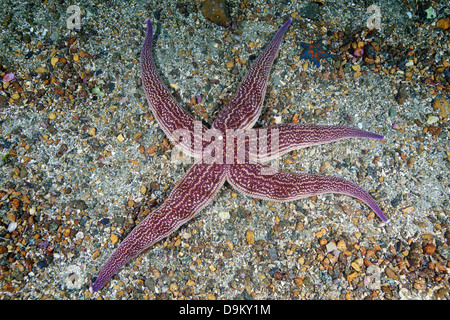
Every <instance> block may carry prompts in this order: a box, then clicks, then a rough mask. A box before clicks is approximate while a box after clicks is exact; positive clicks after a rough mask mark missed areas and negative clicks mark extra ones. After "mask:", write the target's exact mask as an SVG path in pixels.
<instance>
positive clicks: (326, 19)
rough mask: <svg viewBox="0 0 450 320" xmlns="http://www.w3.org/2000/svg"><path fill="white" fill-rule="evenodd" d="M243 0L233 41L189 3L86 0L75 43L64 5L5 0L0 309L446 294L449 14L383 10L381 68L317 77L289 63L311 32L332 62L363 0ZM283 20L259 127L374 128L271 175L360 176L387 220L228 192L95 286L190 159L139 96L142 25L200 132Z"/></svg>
mask: <svg viewBox="0 0 450 320" xmlns="http://www.w3.org/2000/svg"><path fill="white" fill-rule="evenodd" d="M249 3H250V1H238V0H234V1H228V8H229V10H230V14H231V17H232V19H233V21H234V23H233V29H226V28H223V27H220V26H218V25H216V24H214V23H212V22H211V21H209V20H207V19H205V17H204V16H203V15H202V13H201V11H200V9H199V8H200V1H192V2H190V1H178V2H176V3H175V2H170V1H127V2H126V3H125V2H119V1H106V2H102V1H98V2H97V1H92V0H87V1H80V2H78V3H77V5H78V6H79V7H80V9H81V13H82V15H81V18H82V19H81V25H82V29H81V31H79V32H76V31H73V30H69V29H67V24H66V20H67V18H68V16H69V15H70V14H68V13H66V9H67V7H68V6H69V4H66V3H65V2H63V3H62V4H61V3H60V2H56V1H44V2H41V1H39V2H37V1H36V2H32V1H29V2H27V1H21V2H19V3H16V2H14V1H8V0H7V1H3V2H2V4H0V13H1V14H0V23H1V25H2V32H1V33H0V52H1V54H0V65H1V68H2V69H1V70H0V71H1V74H2V76H4V75H5V74H7V73H10V72H12V73H14V75H15V80H13V81H11V83H10V84H9V86H7V85H5V83H4V82H2V85H3V87H2V90H1V91H0V95H1V96H3V97H5V98H3V100H0V152H1V156H2V157H3V158H2V160H1V163H0V192H1V193H0V299H71V300H74V299H100V298H101V299H139V300H140V299H388V300H390V299H447V300H448V299H449V290H450V288H449V284H448V282H449V268H450V264H449V260H450V249H449V244H450V240H449V239H450V235H449V234H450V231H449V212H450V211H449V209H448V208H449V169H450V161H449V160H450V153H449V152H450V151H449V149H448V147H449V130H448V122H447V120H448V116H447V113H448V112H450V109H449V106H448V104H446V103H447V101H450V98H449V94H448V91H449V90H448V89H449V82H446V81H445V79H447V81H448V79H449V77H447V78H445V77H444V76H443V74H444V75H445V74H446V73H447V74H448V73H449V72H450V71H449V68H450V67H449V65H450V63H449V40H448V39H449V38H448V32H449V29H446V30H444V29H442V28H438V27H437V26H436V24H437V22H438V21H439V20H440V19H445V18H448V17H449V16H450V12H449V8H448V4H446V2H445V1H436V2H433V6H434V9H435V13H436V16H435V17H433V16H431V17H430V18H429V19H426V18H424V17H423V11H424V9H427V8H428V7H427V8H418V9H417V8H416V7H415V6H416V4H415V2H414V1H403V2H402V1H379V2H377V3H376V4H377V5H378V6H379V7H380V9H381V22H382V25H381V26H382V28H381V30H379V31H378V33H377V34H376V35H375V36H374V37H372V38H375V39H378V40H372V41H378V43H381V45H380V47H381V48H380V50H379V51H377V55H378V56H379V57H381V61H380V62H379V63H378V65H380V67H379V68H378V70H377V71H374V69H376V67H375V65H377V63H373V64H369V63H368V62H367V61H363V60H362V59H359V60H358V59H356V58H355V59H354V60H351V59H350V60H348V61H347V63H346V65H343V66H342V67H341V68H339V65H336V63H339V59H333V60H331V59H328V60H322V61H321V66H320V68H316V67H315V66H314V65H313V64H312V63H311V62H309V63H308V65H306V64H305V63H307V62H308V61H305V60H303V59H300V58H299V54H300V53H301V52H302V48H301V46H300V44H299V43H300V41H303V42H314V41H316V40H318V39H319V38H322V39H324V40H325V41H324V46H325V47H327V48H328V50H329V51H330V52H332V53H334V54H337V53H338V52H340V51H339V49H340V47H341V46H342V45H344V44H345V43H343V40H342V39H341V40H340V39H338V38H336V37H334V36H333V35H334V34H335V33H336V32H338V31H340V30H342V31H343V32H344V33H345V34H346V35H347V34H348V35H350V34H352V33H354V34H361V32H359V33H357V32H356V31H357V30H364V28H365V24H366V20H367V18H368V17H369V15H368V14H367V13H366V10H367V7H366V6H364V5H362V4H361V3H359V2H353V1H339V2H338V1H336V2H334V1H323V2H322V3H323V5H318V4H314V3H313V4H311V3H309V2H299V1H298V2H297V1H252V2H251V4H249ZM374 4H375V3H374ZM311 6H312V8H311ZM311 12H312V13H311ZM316 12H317V13H318V16H317V17H315V16H314V13H316ZM408 12H409V14H408ZM410 16H411V17H410ZM425 16H426V15H425ZM289 17H293V18H294V20H293V22H292V24H291V26H290V27H289V29H288V31H287V34H286V36H285V38H284V40H283V43H282V45H281V48H280V52H279V55H278V58H277V60H276V61H275V64H274V66H273V68H272V72H271V78H270V80H269V85H268V89H267V95H266V99H265V104H264V108H263V110H262V114H261V117H260V120H259V121H258V122H257V126H265V125H268V124H270V123H276V122H285V123H287V122H293V121H296V120H295V119H299V122H308V123H314V124H335V125H352V126H358V127H360V128H362V129H365V130H370V131H373V132H377V133H380V134H383V135H385V140H382V141H378V140H377V141H375V140H373V141H369V140H344V141H340V142H335V143H332V144H328V145H322V146H315V147H311V148H307V149H302V150H299V151H295V152H291V153H289V154H287V155H285V156H283V157H282V158H280V159H279V160H278V161H277V164H278V166H279V167H280V168H281V169H282V170H288V171H292V172H315V173H323V174H328V175H336V176H340V177H343V178H346V179H348V180H351V181H353V182H355V183H357V184H359V185H360V186H362V187H363V188H365V189H366V190H368V191H369V192H370V193H371V194H372V195H373V197H374V198H375V199H376V200H377V202H378V203H379V204H380V207H381V208H382V210H383V211H384V213H385V214H386V215H387V216H388V217H389V218H390V221H389V223H388V224H382V223H381V221H380V220H379V219H378V218H377V217H375V216H374V214H373V213H371V212H370V210H369V209H368V207H367V206H365V205H364V204H363V203H362V202H359V201H356V200H355V199H353V198H350V197H347V196H338V195H322V196H318V197H312V198H305V199H302V200H298V201H294V202H291V203H275V202H268V201H261V200H255V199H251V198H249V197H246V196H244V195H241V194H239V193H237V192H236V191H235V190H233V189H232V188H231V186H229V185H228V184H225V186H224V187H223V188H222V189H221V191H220V192H219V193H218V195H217V196H216V198H215V200H214V201H213V202H212V203H211V204H210V205H209V206H207V207H206V208H205V209H203V210H202V211H201V213H200V214H198V215H197V216H196V218H195V219H193V220H192V221H190V222H188V223H186V224H185V225H184V226H182V227H181V228H180V229H179V230H178V231H177V232H175V233H174V234H172V235H171V236H169V237H168V238H167V239H165V240H163V241H161V242H159V243H158V244H156V245H155V246H153V247H152V248H150V249H149V250H147V251H146V252H144V253H142V254H140V255H139V256H138V257H137V258H135V259H134V260H132V261H131V262H129V263H128V264H127V265H126V266H125V267H124V268H122V269H121V270H120V271H119V272H118V273H117V274H116V275H115V276H114V277H113V278H112V279H111V280H110V283H109V285H107V286H105V287H104V288H103V289H102V290H101V291H99V292H96V293H91V292H90V291H89V287H90V286H91V285H92V282H93V279H94V277H96V275H97V273H98V272H99V270H100V268H101V267H102V265H103V263H104V262H105V261H106V259H107V258H108V256H109V255H110V254H111V253H112V251H113V250H114V248H116V247H117V246H118V244H119V243H120V241H121V240H122V239H123V238H124V237H125V236H126V235H127V234H128V233H129V232H130V231H131V230H132V228H133V227H134V225H135V223H136V221H139V220H141V219H142V214H140V213H139V212H141V213H142V211H144V208H150V209H153V208H155V207H157V206H159V205H160V204H161V203H163V201H164V199H165V198H166V197H167V196H168V194H169V193H170V190H171V189H172V188H173V186H174V185H175V184H176V183H177V181H178V180H179V179H180V178H181V177H182V176H183V174H184V173H185V172H186V170H187V168H188V167H189V164H178V165H177V164H175V163H174V162H173V161H172V160H171V159H172V157H171V152H172V148H173V145H172V144H171V143H170V142H169V141H168V140H167V138H166V136H165V135H164V133H163V132H162V130H161V129H160V128H159V126H158V124H157V123H156V121H155V120H154V118H153V116H152V114H151V111H150V110H149V108H148V107H147V102H146V100H145V96H144V93H143V90H142V86H141V84H140V66H139V54H140V50H141V45H142V42H143V39H144V36H145V19H146V18H149V19H150V20H151V21H152V23H153V24H154V30H155V31H156V36H155V38H156V39H155V42H154V58H155V61H156V65H157V68H158V70H159V72H160V74H161V76H162V78H163V80H164V81H165V82H166V84H167V85H168V86H169V88H170V90H171V91H172V92H173V94H174V96H175V97H176V99H178V100H179V101H180V103H182V105H183V106H185V107H186V108H187V109H188V110H189V111H190V112H192V114H194V115H195V117H196V118H197V119H198V120H202V121H203V122H204V123H206V124H211V123H212V122H213V120H214V118H215V116H216V114H217V112H218V111H219V110H220V108H221V107H222V106H223V105H224V104H225V103H226V101H228V100H229V99H230V98H231V97H232V94H233V92H234V91H235V90H236V88H237V86H238V85H239V83H240V81H241V80H242V78H243V77H244V75H245V71H246V70H247V68H248V65H249V63H251V60H252V59H254V57H256V56H257V55H258V54H259V53H260V52H261V49H262V48H263V47H264V46H265V45H266V44H267V43H269V41H270V39H271V37H272V35H273V34H274V32H275V31H276V30H278V28H279V27H280V26H281V25H282V24H283V23H284V22H285V21H286V20H287V19H288V18H289ZM308 17H310V18H308ZM2 20H3V21H2ZM73 37H76V40H74V41H73V43H72V44H70V45H69V42H70V41H71V39H73ZM368 38H369V37H368ZM327 41H328V43H327ZM355 41H356V40H355ZM252 42H253V43H252ZM409 51H411V52H413V53H412V54H411V55H408V54H407V53H408V52H409ZM30 52H32V53H30ZM338 55H339V54H338ZM340 55H341V56H342V52H340ZM55 57H56V58H58V59H57V60H55V59H53V60H52V58H55ZM61 58H64V59H65V60H64V59H61ZM414 58H417V60H416V61H414ZM405 60H406V65H407V66H406V67H405ZM410 60H412V61H413V63H414V64H413V65H412V66H411V65H409V64H408V63H407V61H410ZM230 61H233V63H230ZM419 63H420V64H419ZM356 65H358V67H355V66H356ZM445 69H447V70H445ZM409 73H412V76H411V77H409V76H408V74H409ZM430 79H431V80H430ZM442 79H443V80H442ZM5 86H6V88H5ZM399 91H401V92H400V94H399ZM17 94H18V96H17ZM198 96H200V98H199V97H198ZM400 100H401V101H400ZM436 100H438V101H439V102H440V104H441V105H442V106H443V109H444V110H446V112H447V113H444V112H441V109H439V108H434V107H433V106H435V105H436V102H435V101H436ZM8 155H9V156H8ZM143 204H145V206H147V207H145V206H144V207H143V208H141V207H140V205H143ZM374 273H379V277H378V278H376V277H374V276H373V274H374ZM374 279H375V280H374Z"/></svg>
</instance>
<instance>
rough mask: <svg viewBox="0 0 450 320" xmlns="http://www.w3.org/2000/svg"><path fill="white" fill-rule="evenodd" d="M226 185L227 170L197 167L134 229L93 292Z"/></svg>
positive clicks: (204, 166) (206, 166) (186, 219)
mask: <svg viewBox="0 0 450 320" xmlns="http://www.w3.org/2000/svg"><path fill="white" fill-rule="evenodd" d="M224 181H225V170H224V167H221V166H217V165H207V164H194V165H193V166H192V167H191V168H190V169H189V170H188V172H187V173H186V174H185V176H184V177H183V178H182V179H181V180H180V182H179V183H178V184H177V185H176V187H175V188H174V189H173V190H172V192H171V193H170V195H169V197H168V198H167V200H166V201H165V202H164V203H163V204H162V205H161V206H160V207H159V208H158V209H156V210H155V211H153V212H152V213H151V214H149V215H148V216H147V217H146V218H145V219H144V220H143V221H142V222H141V223H140V224H139V225H138V226H137V227H135V228H134V229H133V231H131V232H130V234H129V235H128V236H127V237H126V238H125V240H123V241H122V243H121V244H120V246H119V247H118V248H117V249H116V250H115V251H114V252H113V254H112V255H111V256H110V257H109V259H108V260H107V261H106V263H105V265H104V266H103V268H102V270H101V271H100V273H99V275H98V277H97V279H96V280H95V283H94V284H93V286H92V290H93V291H97V290H99V289H100V288H102V287H103V286H104V285H105V283H106V282H108V280H109V279H110V278H111V277H112V276H113V275H114V274H115V273H116V272H117V270H119V269H120V268H121V267H122V266H123V265H125V263H127V262H128V261H129V260H130V259H132V258H133V257H135V256H136V255H138V254H139V253H140V252H142V251H143V250H145V249H146V248H148V247H150V246H151V245H153V244H154V243H155V242H157V241H159V240H161V239H162V238H165V237H167V236H168V235H169V234H171V233H172V232H174V231H175V230H177V229H178V228H179V227H180V226H181V225H182V224H183V223H185V222H186V221H188V220H190V219H191V218H192V217H193V216H194V215H195V214H196V213H197V212H199V211H200V210H201V209H202V208H203V207H204V206H206V205H207V204H208V203H209V201H210V200H211V199H212V198H213V197H214V195H215V194H216V192H217V190H219V189H220V187H221V186H222V184H223V183H224Z"/></svg>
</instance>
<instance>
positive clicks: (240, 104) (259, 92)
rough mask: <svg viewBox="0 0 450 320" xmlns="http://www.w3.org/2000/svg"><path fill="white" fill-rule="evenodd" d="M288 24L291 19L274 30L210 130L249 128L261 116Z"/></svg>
mask: <svg viewBox="0 0 450 320" xmlns="http://www.w3.org/2000/svg"><path fill="white" fill-rule="evenodd" d="M291 22H292V19H289V20H288V21H287V22H286V23H285V24H284V25H283V26H282V27H281V28H280V30H278V32H277V33H276V34H275V36H274V37H273V39H272V41H271V42H270V44H269V45H268V46H267V47H266V48H265V49H264V51H263V52H262V53H261V55H260V56H259V57H258V58H257V59H256V60H255V62H253V64H252V65H251V67H250V69H249V70H248V72H247V75H246V76H245V78H244V80H243V81H242V83H241V84H240V86H239V88H238V89H237V91H236V93H235V95H234V96H233V98H232V99H231V101H230V102H229V103H228V104H227V105H226V106H225V107H224V108H223V109H222V110H221V112H220V113H219V115H218V116H217V118H216V120H215V121H214V123H213V125H212V128H214V129H219V130H223V131H224V130H225V129H235V128H240V129H248V128H251V127H253V125H254V124H255V122H256V120H257V119H258V117H259V115H260V113H261V107H262V104H263V101H264V96H265V94H266V87H267V80H268V78H269V73H270V68H271V67H272V64H273V61H274V60H275V57H276V55H277V52H278V49H279V47H280V44H281V41H282V39H283V35H284V33H285V31H286V29H287V27H288V26H289V25H290V23H291Z"/></svg>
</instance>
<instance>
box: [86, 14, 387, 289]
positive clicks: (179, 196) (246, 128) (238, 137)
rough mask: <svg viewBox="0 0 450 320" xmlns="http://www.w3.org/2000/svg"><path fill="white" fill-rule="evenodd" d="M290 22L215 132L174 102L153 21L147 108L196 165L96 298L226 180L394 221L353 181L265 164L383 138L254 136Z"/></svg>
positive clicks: (281, 128) (246, 189) (324, 129)
mask: <svg viewBox="0 0 450 320" xmlns="http://www.w3.org/2000/svg"><path fill="white" fill-rule="evenodd" d="M291 21H292V19H289V20H288V21H287V22H286V23H285V24H284V25H283V26H282V27H281V28H280V30H279V31H278V32H277V33H276V34H275V36H274V38H273V39H272V41H271V42H270V44H269V45H268V46H267V47H266V48H265V49H264V51H263V52H262V53H261V55H260V56H259V57H258V58H257V59H256V60H255V62H254V63H253V64H252V66H251V67H250V69H249V70H248V73H247V75H246V77H245V78H244V80H243V82H242V83H241V85H240V86H239V88H238V89H237V92H236V94H235V95H234V97H233V98H232V100H231V101H230V102H229V104H228V105H226V106H225V107H224V108H223V109H222V110H221V112H220V113H219V115H218V117H217V118H216V120H215V121H214V123H213V124H212V128H211V129H209V130H208V129H207V128H206V127H204V126H203V125H202V124H201V123H200V122H199V121H195V119H194V118H193V117H192V116H191V115H190V114H189V113H188V112H187V111H186V110H185V109H183V108H182V107H181V106H180V105H179V104H178V103H177V102H176V101H175V99H174V98H173V97H172V96H171V94H170V92H169V90H168V89H167V87H166V86H165V85H164V83H163V82H162V80H161V78H160V77H159V75H158V73H157V71H156V68H155V64H154V61H153V58H152V53H151V51H152V25H151V23H150V21H149V20H147V34H146V37H145V40H144V44H143V47H142V51H141V71H142V85H143V87H144V91H145V94H146V96H147V100H148V103H149V105H150V108H151V110H152V113H153V115H154V116H155V118H156V120H157V121H158V123H159V125H160V126H161V128H162V129H163V131H164V132H165V134H166V135H167V136H168V137H169V138H170V139H171V140H172V141H173V142H174V144H175V145H177V146H178V147H180V149H182V150H183V151H184V152H186V153H187V154H189V155H192V156H194V158H195V159H196V160H195V163H194V164H193V165H192V166H191V167H190V169H189V170H188V171H187V172H186V174H185V175H184V177H183V178H182V179H181V180H180V181H179V182H178V184H177V185H176V186H175V188H174V189H173V190H172V192H171V193H170V195H169V196H168V198H167V200H166V201H165V202H164V203H163V204H162V205H161V206H160V207H159V208H157V209H156V210H154V211H153V212H152V213H150V214H149V215H148V216H147V217H146V218H145V219H144V220H143V221H142V222H141V223H140V224H139V225H137V226H136V227H135V228H134V229H133V230H132V231H131V232H130V234H129V235H128V236H127V237H126V238H125V239H124V240H123V241H122V243H121V244H120V245H119V247H118V248H117V249H116V250H115V251H114V252H113V253H112V255H111V256H110V257H109V259H108V260H107V261H106V263H105V265H104V266H103V268H102V269H101V271H100V273H99V275H98V277H97V279H96V280H95V282H94V284H93V285H92V288H91V289H92V291H97V290H99V289H101V288H102V287H103V286H104V285H105V284H106V283H107V281H108V280H109V279H110V278H111V276H113V275H114V274H115V273H116V272H117V270H118V269H119V268H121V267H122V266H123V265H125V264H126V263H127V262H128V261H129V260H130V259H132V258H133V257H135V256H136V255H138V254H139V253H140V252H142V251H143V250H144V249H146V248H148V247H150V246H151V245H153V244H154V243H155V242H157V241H159V240H160V239H162V238H165V237H167V236H168V235H169V234H171V233H172V232H174V231H175V230H177V229H178V227H180V226H181V225H182V224H183V223H185V222H187V221H188V220H190V219H191V218H192V217H193V216H194V215H195V214H196V213H197V212H199V211H200V210H201V209H202V208H204V207H205V206H206V205H207V204H208V203H209V202H210V201H211V199H212V198H213V196H214V195H215V194H216V193H217V191H218V190H219V189H220V187H221V186H222V185H223V184H224V182H225V181H228V182H229V183H230V184H231V185H232V186H233V187H234V188H236V189H237V190H239V191H241V192H242V193H244V194H246V195H250V196H252V197H255V198H260V199H268V200H272V201H290V200H296V199H300V198H302V197H308V196H312V195H318V194H323V193H342V194H347V195H350V196H353V197H355V198H358V199H360V200H362V201H364V202H365V203H366V204H367V205H368V206H369V207H370V208H372V210H373V211H375V213H376V214H377V215H378V216H379V217H380V218H381V219H382V220H383V221H387V218H386V217H385V216H384V214H383V212H382V211H381V209H380V208H379V207H378V205H377V203H376V202H375V201H374V199H373V198H372V197H371V196H370V195H369V193H367V192H366V191H364V190H363V189H362V188H360V187H359V186H357V185H355V184H353V183H351V182H348V181H346V180H344V179H342V178H337V177H327V176H322V175H317V174H294V173H289V172H281V171H278V170H277V169H276V168H273V167H271V166H268V165H264V164H262V163H263V162H266V161H269V160H271V159H274V158H275V157H278V156H280V155H281V154H284V153H286V152H289V151H291V150H294V149H299V148H303V147H307V146H311V145H316V144H322V143H328V142H332V141H336V140H340V139H343V138H371V139H383V138H384V137H383V136H381V135H378V134H375V133H371V132H368V131H363V130H360V129H356V128H350V127H339V126H315V125H308V124H293V123H290V124H279V125H274V126H269V127H266V128H258V129H251V128H252V127H253V125H254V124H255V122H256V120H257V119H258V117H259V114H260V112H261V107H262V104H263V100H264V95H265V92H266V86H267V80H268V77H269V72H270V68H271V66H272V63H273V61H274V59H275V56H276V54H277V52H278V49H279V47H280V44H281V41H282V39H283V35H284V33H285V31H286V29H287V27H288V26H289V24H290V23H291ZM236 141H237V142H236ZM268 145H270V148H268V147H267V146H268ZM258 148H259V149H258Z"/></svg>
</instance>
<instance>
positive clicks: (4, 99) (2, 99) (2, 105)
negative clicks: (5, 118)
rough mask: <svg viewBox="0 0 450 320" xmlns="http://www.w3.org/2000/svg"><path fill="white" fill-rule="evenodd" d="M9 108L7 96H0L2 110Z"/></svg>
mask: <svg viewBox="0 0 450 320" xmlns="http://www.w3.org/2000/svg"><path fill="white" fill-rule="evenodd" d="M7 106H8V100H7V99H6V98H5V96H0V109H3V108H6V107H7Z"/></svg>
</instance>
